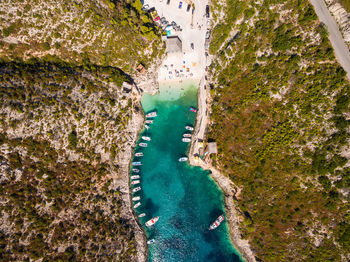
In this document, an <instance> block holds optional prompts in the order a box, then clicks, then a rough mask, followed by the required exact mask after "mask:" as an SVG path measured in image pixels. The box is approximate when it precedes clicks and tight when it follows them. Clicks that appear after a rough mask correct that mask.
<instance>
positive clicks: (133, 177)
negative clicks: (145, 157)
mask: <svg viewBox="0 0 350 262" xmlns="http://www.w3.org/2000/svg"><path fill="white" fill-rule="evenodd" d="M139 178H140V176H139V175H136V176H131V179H139Z"/></svg>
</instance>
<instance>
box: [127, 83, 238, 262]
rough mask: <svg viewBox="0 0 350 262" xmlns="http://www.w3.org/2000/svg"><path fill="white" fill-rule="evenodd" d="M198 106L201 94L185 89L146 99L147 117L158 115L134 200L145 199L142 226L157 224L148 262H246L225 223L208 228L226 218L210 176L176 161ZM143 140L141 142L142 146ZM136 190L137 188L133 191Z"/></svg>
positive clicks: (148, 230) (163, 91)
mask: <svg viewBox="0 0 350 262" xmlns="http://www.w3.org/2000/svg"><path fill="white" fill-rule="evenodd" d="M196 104H197V89H196V87H195V86H194V85H193V84H190V83H187V84H183V85H182V88H180V87H174V86H173V87H170V88H169V87H168V86H166V87H164V86H163V87H161V88H160V93H159V94H157V95H155V96H150V95H147V94H146V95H144V96H143V98H142V107H143V109H144V111H145V112H146V113H147V112H149V111H153V110H157V112H158V117H156V118H155V119H154V123H153V124H151V125H150V129H149V130H148V131H147V130H143V132H142V133H141V135H140V136H142V135H149V136H151V137H152V140H151V141H150V142H147V143H148V147H147V148H140V147H137V148H136V149H135V152H143V153H144V156H143V157H141V158H137V157H135V158H134V161H137V160H138V161H142V166H141V167H140V168H139V169H140V170H141V172H140V176H141V187H142V190H141V191H139V192H137V193H134V194H133V196H141V201H140V202H141V204H142V205H141V206H140V207H138V208H136V210H135V211H136V213H137V214H141V213H143V212H144V213H146V216H145V217H143V218H140V222H141V223H142V224H143V225H144V223H145V222H146V221H147V220H149V219H150V218H152V217H154V216H159V217H160V218H159V221H158V222H157V223H156V224H155V225H154V226H152V227H151V228H148V227H146V226H144V228H145V229H146V233H147V237H148V238H149V239H151V238H154V239H155V243H154V244H152V245H149V261H166V262H168V261H177V262H180V261H191V262H194V261H220V262H221V261H223V262H224V261H242V259H241V258H240V256H239V254H238V252H237V251H236V250H235V249H234V247H233V245H232V244H231V242H230V239H229V233H228V228H227V223H226V220H225V223H222V224H221V225H220V226H219V227H218V228H217V229H216V230H212V231H209V230H208V227H209V225H210V224H211V223H212V222H213V221H214V220H215V219H216V218H217V217H218V216H219V215H220V214H222V213H224V206H223V205H224V199H223V194H222V191H221V190H220V189H219V188H218V187H217V186H216V184H215V182H214V181H213V180H212V179H211V178H210V176H209V173H208V172H207V171H204V170H202V169H201V168H198V167H192V166H189V165H188V164H187V163H183V162H182V163H180V162H178V158H179V157H181V156H184V155H186V154H187V150H188V146H189V144H188V143H183V142H182V141H181V138H182V135H183V133H184V132H185V131H186V130H185V126H186V125H191V126H193V125H194V123H195V117H196V116H195V113H192V112H190V111H189V107H190V106H196ZM140 142H141V140H139V141H138V143H140ZM133 187H135V186H133Z"/></svg>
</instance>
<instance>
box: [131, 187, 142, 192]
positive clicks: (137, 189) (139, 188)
mask: <svg viewBox="0 0 350 262" xmlns="http://www.w3.org/2000/svg"><path fill="white" fill-rule="evenodd" d="M140 190H141V187H140V186H138V187H135V188H134V189H133V190H132V192H134V193H135V192H138V191H140Z"/></svg>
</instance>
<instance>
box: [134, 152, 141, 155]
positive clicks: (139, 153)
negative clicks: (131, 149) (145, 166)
mask: <svg viewBox="0 0 350 262" xmlns="http://www.w3.org/2000/svg"><path fill="white" fill-rule="evenodd" d="M135 156H143V153H142V152H138V153H135Z"/></svg>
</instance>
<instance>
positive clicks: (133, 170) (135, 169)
mask: <svg viewBox="0 0 350 262" xmlns="http://www.w3.org/2000/svg"><path fill="white" fill-rule="evenodd" d="M132 172H135V173H138V172H140V169H137V168H133V169H132Z"/></svg>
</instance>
